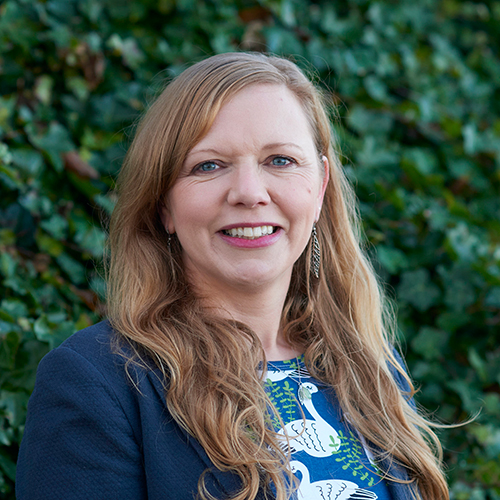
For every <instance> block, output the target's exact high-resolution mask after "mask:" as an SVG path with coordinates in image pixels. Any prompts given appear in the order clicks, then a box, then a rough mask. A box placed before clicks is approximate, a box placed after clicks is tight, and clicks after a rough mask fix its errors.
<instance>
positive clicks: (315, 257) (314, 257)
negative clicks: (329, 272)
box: [311, 224, 321, 278]
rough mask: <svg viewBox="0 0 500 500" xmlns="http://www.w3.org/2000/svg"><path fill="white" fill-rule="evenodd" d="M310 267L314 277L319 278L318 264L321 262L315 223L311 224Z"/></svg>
mask: <svg viewBox="0 0 500 500" xmlns="http://www.w3.org/2000/svg"><path fill="white" fill-rule="evenodd" d="M311 244H312V249H311V250H312V251H311V269H312V273H313V274H314V277H315V278H319V266H320V264H321V248H320V246H319V240H318V232H317V230H316V224H314V225H313V228H312V235H311Z"/></svg>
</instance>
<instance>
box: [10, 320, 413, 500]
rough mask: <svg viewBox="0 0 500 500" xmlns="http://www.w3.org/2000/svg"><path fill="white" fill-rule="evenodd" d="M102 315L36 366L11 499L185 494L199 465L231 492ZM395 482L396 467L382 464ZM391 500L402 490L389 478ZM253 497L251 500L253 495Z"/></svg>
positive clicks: (212, 482) (216, 488)
mask: <svg viewBox="0 0 500 500" xmlns="http://www.w3.org/2000/svg"><path fill="white" fill-rule="evenodd" d="M113 338H114V332H113V330H112V329H111V327H110V325H109V323H108V322H107V321H104V322H101V323H98V324H97V325H94V326H91V327H89V328H86V329H85V330H82V331H80V332H77V333H75V334H74V335H73V336H71V337H70V338H69V339H68V340H66V341H65V342H64V343H63V344H61V345H60V346H59V347H58V348H56V349H54V350H53V351H51V352H50V353H49V354H47V356H45V358H44V359H43V360H42V362H41V363H40V366H39V368H38V371H37V378H36V384H35V390H34V392H33V394H32V396H31V399H30V401H29V404H28V417H27V421H26V427H25V432H24V437H23V440H22V444H21V449H20V453H19V458H18V464H17V481H16V495H17V500H35V499H36V500H49V499H50V500H59V499H60V500H91V499H92V500H96V499H103V500H104V499H106V500H113V499H117V500H118V499H119V500H125V499H133V500H142V499H148V500H192V499H193V498H195V497H196V494H197V486H198V479H199V477H200V475H201V474H202V473H203V472H204V471H205V470H206V469H210V472H209V473H208V474H207V476H206V478H207V481H206V483H207V485H208V487H209V491H210V492H211V493H212V494H213V495H214V496H215V497H216V498H220V499H224V498H228V497H229V496H231V494H232V493H234V492H235V491H237V490H238V489H239V485H240V482H239V479H238V477H237V476H236V474H234V473H231V472H222V471H219V470H218V469H216V468H215V467H214V466H213V464H212V463H211V462H210V460H209V458H208V456H207V454H206V453H205V451H204V449H203V448H202V446H201V445H200V444H199V443H198V442H197V441H196V440H195V439H194V438H193V437H191V436H189V435H188V434H187V433H186V432H185V431H184V430H183V429H181V428H180V427H179V426H178V425H177V424H176V422H175V421H174V420H173V419H172V417H171V416H170V414H169V413H168V411H167V409H166V404H165V397H164V391H163V387H162V384H161V382H160V379H159V377H160V376H161V375H160V373H159V371H157V370H155V369H154V368H151V369H150V370H146V369H145V368H138V367H134V368H133V372H134V377H135V378H136V379H137V380H136V382H137V387H134V386H133V385H132V384H131V383H130V381H129V379H128V378H127V376H126V373H125V369H124V367H125V360H124V358H123V357H122V356H120V355H119V354H116V353H115V352H114V350H113V349H112V347H111V342H112V340H113ZM391 472H392V473H393V474H395V475H396V476H397V477H401V478H404V477H406V476H405V473H404V471H403V470H402V469H398V470H396V469H395V468H392V469H391ZM390 490H391V493H392V496H393V499H394V500H410V498H411V497H410V493H409V490H408V487H407V486H405V485H401V484H396V483H390ZM263 498H264V496H263V494H261V495H260V497H259V499H263Z"/></svg>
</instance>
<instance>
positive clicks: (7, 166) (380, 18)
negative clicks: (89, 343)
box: [0, 0, 500, 500]
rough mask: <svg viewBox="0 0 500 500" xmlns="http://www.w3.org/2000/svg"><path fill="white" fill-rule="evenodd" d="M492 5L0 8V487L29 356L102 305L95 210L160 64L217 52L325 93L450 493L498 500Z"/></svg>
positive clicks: (157, 80)
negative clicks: (302, 75)
mask: <svg viewBox="0 0 500 500" xmlns="http://www.w3.org/2000/svg"><path fill="white" fill-rule="evenodd" d="M499 47H500V1H483V2H478V1H470V2H465V1H458V0H442V1H438V0H419V1H415V0H403V1H398V2H394V1H391V0H379V1H372V0H349V1H342V2H332V1H330V0H317V1H311V2H308V1H305V0H260V1H255V0H240V1H229V0H208V1H203V2H202V1H200V0H129V1H128V2H122V1H120V0H46V1H43V0H6V1H3V2H2V3H1V4H0V95H1V97H0V189H1V197H0V278H1V284H0V300H1V302H0V339H1V345H0V496H2V497H4V498H6V499H13V498H14V493H13V484H14V476H15V462H16V456H17V451H18V446H19V442H20V440H21V437H22V433H23V422H24V419H25V414H26V404H27V401H28V397H29V395H30V392H31V390H32V388H33V383H34V377H35V370H36V366H37V363H38V362H39V360H40V359H41V357H42V356H43V355H44V354H45V353H46V352H47V351H48V350H49V349H51V348H53V347H54V346H56V345H58V344H59V343H60V342H61V341H62V340H64V339H65V338H66V337H67V336H68V335H70V334H71V333H73V332H74V331H76V330H77V329H80V328H83V327H85V326H87V325H90V324H92V323H94V322H96V321H98V319H99V317H100V315H101V314H102V312H103V309H102V305H101V304H102V303H103V300H102V297H103V293H104V288H105V287H104V281H103V279H102V272H101V271H100V268H101V260H102V255H103V245H104V241H105V234H104V232H103V229H102V226H101V224H100V221H101V220H102V219H103V218H105V217H106V216H107V215H108V214H109V213H110V212H111V210H112V207H113V199H112V196H110V195H109V194H108V192H109V190H110V188H111V187H112V185H113V179H114V177H115V175H116V173H117V171H118V170H119V167H120V164H121V161H122V159H123V156H124V153H125V150H126V147H127V144H128V142H129V135H130V131H131V128H130V127H131V124H133V122H134V120H136V118H137V117H138V115H139V113H140V112H141V111H142V110H143V109H144V107H145V105H146V103H147V102H148V100H150V99H151V98H152V96H153V95H154V93H155V92H156V91H157V90H158V88H160V86H161V85H162V82H163V80H164V79H165V78H169V77H171V76H173V75H176V74H178V73H179V72H180V71H181V70H182V69H183V68H184V67H185V66H186V64H187V63H190V62H192V61H196V60H199V59H201V58H203V57H205V56H207V55H210V54H214V53H218V52H225V51H233V50H265V51H270V52H275V53H278V54H283V55H288V56H293V57H294V58H295V60H296V61H297V62H298V63H299V65H301V66H303V67H305V68H306V69H308V71H309V70H311V69H312V68H315V72H316V75H317V77H318V79H320V80H322V81H323V82H325V83H326V85H327V86H328V87H329V88H330V89H331V90H332V91H334V100H335V103H336V105H337V111H338V114H339V117H340V118H339V119H338V120H337V121H336V123H335V128H336V129H338V134H339V137H340V142H341V145H342V151H343V153H344V157H343V161H344V163H345V167H346V169H347V172H348V174H349V176H350V178H351V179H352V181H353V183H354V184H355V186H356V189H357V193H358V196H359V198H360V201H361V213H362V216H363V219H364V221H365V230H366V234H367V237H368V240H369V248H370V251H371V253H372V255H373V258H374V261H375V262H376V266H377V269H378V271H379V273H380V275H381V277H382V279H383V280H385V282H386V283H387V284H388V291H389V294H390V295H391V296H392V297H394V298H395V299H396V300H397V303H398V306H399V321H400V331H401V332H402V333H401V341H402V343H403V345H404V346H405V348H406V351H407V360H408V364H409V368H410V370H411V372H412V375H413V376H414V378H415V379H416V380H417V381H418V384H419V385H420V387H421V391H420V393H419V394H418V396H417V399H418V401H419V402H420V403H421V404H423V405H424V406H425V407H427V408H428V409H430V410H431V411H433V412H435V415H436V417H439V418H440V419H443V420H444V421H446V422H459V421H462V420H464V419H466V418H468V416H470V415H473V414H476V412H478V411H480V412H481V413H480V415H479V416H478V417H477V419H476V420H475V422H474V423H472V424H470V425H468V426H466V427H460V428H457V429H452V430H446V431H443V432H442V433H441V435H442V439H443V443H444V445H445V448H446V457H445V458H446V462H447V464H448V468H449V479H450V484H451V490H452V497H453V498H454V499H457V500H462V499H463V500H465V499H473V500H485V499H489V500H493V499H500V424H499V419H500V347H499V337H500V335H499V323H500V266H499V262H500V222H499V219H500V196H499V194H500V192H499V185H500V117H499V113H498V112H499V108H500V104H499V102H500V86H499V83H500V57H499Z"/></svg>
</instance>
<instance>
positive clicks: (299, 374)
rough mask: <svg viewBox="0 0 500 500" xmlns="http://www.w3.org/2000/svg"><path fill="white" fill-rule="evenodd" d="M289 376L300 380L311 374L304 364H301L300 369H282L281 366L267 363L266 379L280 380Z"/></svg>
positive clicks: (309, 376)
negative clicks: (276, 366) (277, 366)
mask: <svg viewBox="0 0 500 500" xmlns="http://www.w3.org/2000/svg"><path fill="white" fill-rule="evenodd" d="M287 377H290V378H291V379H292V380H293V379H299V380H300V379H303V378H311V375H309V372H308V371H307V369H306V368H304V367H303V366H300V367H299V368H298V369H297V368H294V369H292V370H281V369H280V368H278V369H276V368H275V367H274V366H271V365H270V364H269V363H268V364H267V373H266V379H269V380H270V381H271V382H278V381H280V380H284V379H285V378H287Z"/></svg>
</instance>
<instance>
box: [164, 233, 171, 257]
mask: <svg viewBox="0 0 500 500" xmlns="http://www.w3.org/2000/svg"><path fill="white" fill-rule="evenodd" d="M165 231H167V247H168V251H169V253H172V235H171V234H170V232H169V231H168V228H167V227H165Z"/></svg>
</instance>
